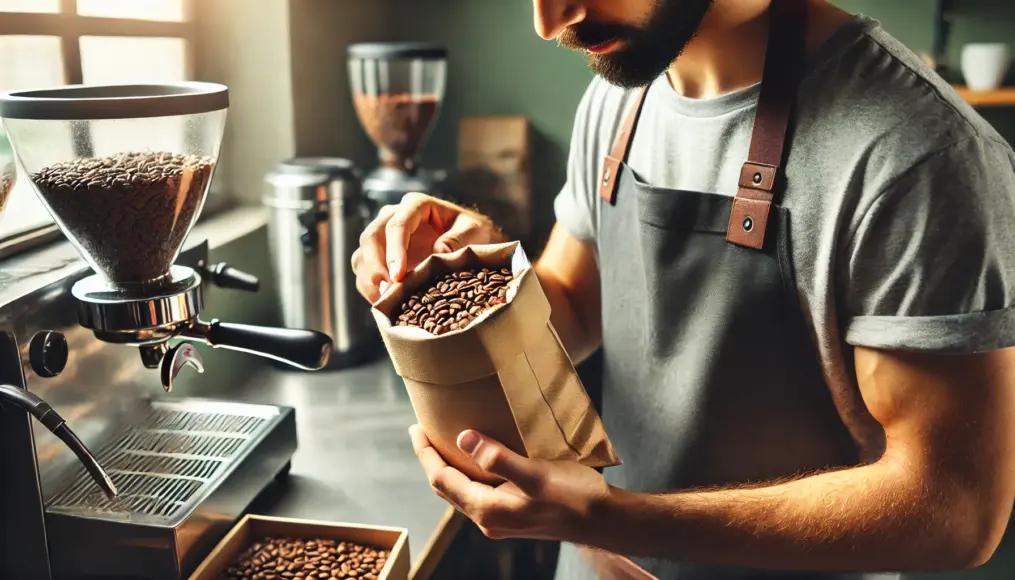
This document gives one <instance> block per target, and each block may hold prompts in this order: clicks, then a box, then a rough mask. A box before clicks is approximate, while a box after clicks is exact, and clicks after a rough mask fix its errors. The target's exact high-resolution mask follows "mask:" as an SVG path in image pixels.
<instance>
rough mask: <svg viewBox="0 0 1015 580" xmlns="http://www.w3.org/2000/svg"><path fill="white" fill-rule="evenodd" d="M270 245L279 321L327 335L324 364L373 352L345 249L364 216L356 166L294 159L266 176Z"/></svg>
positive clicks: (372, 330) (366, 311)
mask: <svg viewBox="0 0 1015 580" xmlns="http://www.w3.org/2000/svg"><path fill="white" fill-rule="evenodd" d="M266 182H267V185H268V188H267V192H266V193H265V195H264V198H263V201H264V204H265V205H267V206H268V207H270V208H272V210H273V211H272V217H271V219H270V221H269V222H268V224H269V225H268V235H269V244H270V249H271V257H272V262H273V269H274V272H275V276H276V282H277V286H278V294H279V299H280V302H281V303H280V306H281V310H282V315H283V320H284V323H285V325H286V326H287V327H290V328H309V329H314V330H319V331H321V332H324V333H326V334H327V335H329V336H330V337H331V339H332V341H333V342H334V350H333V353H332V356H331V362H330V364H329V365H328V366H329V368H343V367H348V366H352V365H356V364H359V363H361V362H364V361H366V360H369V359H370V358H372V357H373V356H374V355H375V354H376V353H377V352H379V351H380V345H381V342H380V335H379V333H378V331H377V325H376V323H375V322H374V320H373V317H372V316H371V314H370V305H369V304H368V303H367V302H366V300H364V299H363V297H362V296H360V294H359V293H358V292H357V290H356V277H355V276H354V275H353V272H352V253H353V252H354V251H355V250H356V248H357V247H358V246H359V237H360V235H361V234H362V232H363V230H364V229H365V228H366V226H367V224H368V223H369V222H370V215H371V212H370V209H369V204H368V202H367V199H366V197H365V196H364V195H363V190H362V178H361V176H360V172H359V170H358V169H357V168H356V166H355V165H354V164H353V163H352V162H351V161H349V160H347V159H341V158H322V157H314V158H296V159H290V160H288V161H285V162H283V163H281V164H280V165H279V166H278V167H277V168H276V169H275V171H273V172H271V173H270V174H268V176H267V177H266Z"/></svg>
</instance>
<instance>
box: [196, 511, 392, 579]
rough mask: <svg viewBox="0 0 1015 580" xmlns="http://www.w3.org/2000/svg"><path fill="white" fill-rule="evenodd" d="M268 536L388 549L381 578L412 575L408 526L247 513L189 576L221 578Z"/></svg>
mask: <svg viewBox="0 0 1015 580" xmlns="http://www.w3.org/2000/svg"><path fill="white" fill-rule="evenodd" d="M268 536H281V537H287V536H288V537H302V538H308V539H309V538H321V539H327V540H335V541H341V542H354V543H357V544H363V545H367V546H372V547H375V548H378V549H381V550H389V551H390V554H389V555H388V561H387V563H386V564H385V565H384V569H383V570H381V574H380V576H379V577H378V579H379V580H408V578H409V532H408V531H407V530H405V529H402V528H384V527H379V526H364V525H356V524H344V523H329V522H316V521H308V520H295V519H290V518H275V517H268V516H254V515H247V516H244V518H243V519H241V520H240V521H239V523H237V524H236V525H235V526H234V527H233V529H232V530H230V531H229V533H228V534H227V535H226V537H225V538H223V539H222V541H221V542H219V544H218V545H217V546H215V549H214V550H212V552H211V554H209V555H208V557H207V558H205V560H204V562H202V563H201V565H200V566H198V568H197V570H196V571H195V572H194V573H193V574H192V575H191V576H190V580H219V579H220V578H221V574H223V573H224V572H225V571H226V569H227V568H228V567H229V564H230V563H231V562H232V561H233V558H235V557H236V556H238V555H239V554H240V553H241V552H243V550H245V549H246V548H247V546H249V545H250V544H251V543H252V542H255V541H257V540H260V539H261V538H264V537H268Z"/></svg>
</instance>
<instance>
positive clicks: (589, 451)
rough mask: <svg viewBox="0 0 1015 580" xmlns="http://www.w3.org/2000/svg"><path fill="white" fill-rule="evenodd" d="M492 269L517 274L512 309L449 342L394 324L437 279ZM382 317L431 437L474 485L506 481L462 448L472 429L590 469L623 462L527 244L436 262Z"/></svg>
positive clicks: (467, 251) (384, 301)
mask: <svg viewBox="0 0 1015 580" xmlns="http://www.w3.org/2000/svg"><path fill="white" fill-rule="evenodd" d="M484 266H485V267H490V268H497V269H500V268H510V269H511V271H512V272H513V273H514V279H513V280H512V281H511V282H510V285H509V286H508V292H507V296H506V303H505V304H500V305H497V306H495V307H493V308H491V309H490V310H487V311H486V312H484V313H483V314H481V315H480V316H479V317H477V318H476V319H475V320H473V322H472V323H471V324H470V325H469V326H467V327H466V328H465V329H463V330H457V331H452V332H449V333H447V334H442V335H440V336H435V335H432V334H430V333H429V332H427V331H425V330H423V329H421V328H416V327H409V326H395V325H393V324H392V322H391V315H392V314H393V313H396V312H399V309H400V308H401V305H402V303H403V302H405V300H407V299H408V298H409V296H411V295H412V294H413V293H414V292H416V291H417V290H420V289H422V288H424V287H426V286H428V285H429V284H428V283H429V282H431V281H432V280H433V279H435V278H437V277H439V276H442V275H444V274H446V273H448V272H456V271H460V270H465V269H469V268H480V267H484ZM373 315H374V318H375V319H376V321H377V325H378V327H379V328H380V332H381V336H382V337H383V340H384V344H385V346H386V347H387V350H388V353H389V354H390V356H391V360H392V362H393V363H394V367H395V371H396V372H397V373H398V375H399V376H401V377H402V379H403V380H404V381H405V387H406V389H407V390H408V392H409V398H410V399H411V401H412V406H413V409H414V410H415V413H416V418H417V420H418V421H419V424H420V426H421V427H422V428H423V431H424V432H425V433H426V434H427V437H428V438H429V439H430V441H431V442H432V443H433V445H434V447H435V449H436V450H437V452H438V453H440V454H441V456H442V457H443V458H444V460H445V461H447V462H448V464H450V465H452V466H453V467H455V468H457V469H459V470H461V471H462V472H464V473H465V474H466V475H468V476H469V477H470V478H472V479H473V480H476V481H483V482H485V483H490V484H495V483H498V482H500V481H501V480H500V479H499V478H498V477H496V476H494V475H493V474H490V473H489V472H486V471H483V470H481V469H479V468H478V467H477V466H476V465H475V464H474V463H473V462H472V461H471V460H470V459H469V458H468V457H467V456H465V455H464V454H463V453H462V452H461V450H459V449H458V445H457V443H456V441H457V438H458V435H459V434H460V433H461V432H462V431H464V430H466V429H475V430H477V431H479V432H480V433H483V434H485V435H487V436H489V437H492V438H494V439H496V440H498V441H500V442H501V443H503V444H504V445H505V446H507V447H508V448H510V449H511V450H513V451H515V452H516V453H519V454H521V455H523V456H526V457H532V458H537V459H548V460H572V461H577V462H579V463H581V464H583V465H587V466H589V467H608V466H612V465H619V464H620V459H619V458H618V457H617V454H616V452H615V451H614V449H613V444H612V443H611V442H610V440H609V438H608V437H607V435H606V431H605V429H604V427H603V424H602V420H601V419H600V417H599V415H598V414H597V413H596V411H595V408H594V407H593V406H592V401H591V400H590V399H589V396H588V394H587V393H586V392H585V388H584V386H582V384H581V381H580V380H579V378H578V374H577V372H575V368H574V365H573V364H572V363H571V359H570V358H569V357H568V355H567V353H566V352H565V351H564V347H563V346H562V345H561V343H560V339H559V337H558V336H557V333H556V331H555V330H554V329H553V325H552V324H551V323H550V304H549V302H548V301H547V299H546V295H545V294H544V293H543V289H542V287H541V286H540V285H539V280H538V279H537V278H536V274H535V272H534V271H533V270H532V266H531V264H530V263H529V260H528V258H527V257H526V255H525V252H524V251H523V250H522V247H521V244H519V243H518V242H510V243H506V244H492V245H477V246H468V247H466V248H463V249H461V250H459V251H457V252H454V253H452V254H441V255H434V256H431V257H430V258H428V259H427V260H426V261H424V262H423V263H422V264H420V265H419V266H418V267H416V269H414V270H413V271H412V272H410V273H409V274H408V275H407V276H406V278H405V279H404V280H403V281H402V282H401V283H398V284H394V285H393V286H392V287H391V288H390V289H389V290H388V291H387V293H386V294H385V295H384V296H382V297H381V299H380V300H378V301H377V302H376V303H375V304H374V305H373ZM396 317H397V315H396Z"/></svg>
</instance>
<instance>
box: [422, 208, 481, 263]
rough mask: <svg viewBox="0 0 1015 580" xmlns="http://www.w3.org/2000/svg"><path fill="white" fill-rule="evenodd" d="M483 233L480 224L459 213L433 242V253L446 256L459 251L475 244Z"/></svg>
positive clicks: (470, 217)
mask: <svg viewBox="0 0 1015 580" xmlns="http://www.w3.org/2000/svg"><path fill="white" fill-rule="evenodd" d="M483 233H484V232H483V229H482V224H480V223H479V222H478V221H476V219H475V218H474V217H472V216H470V215H468V214H464V213H460V214H458V216H457V217H456V218H455V221H454V222H453V223H452V224H451V227H450V228H448V231H446V232H444V233H443V234H441V236H440V237H439V238H437V241H435V242H434V245H433V251H434V253H435V254H448V253H451V252H454V251H457V250H460V249H462V248H464V247H465V246H468V245H469V244H472V243H474V242H476V241H477V238H479V237H480V236H482V235H483Z"/></svg>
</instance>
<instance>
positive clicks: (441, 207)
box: [352, 193, 506, 302]
mask: <svg viewBox="0 0 1015 580" xmlns="http://www.w3.org/2000/svg"><path fill="white" fill-rule="evenodd" d="M359 241H360V247H359V248H358V249H357V250H356V251H355V252H353V255H352V271H353V273H354V274H356V289H357V290H359V292H360V294H362V295H363V297H364V298H366V299H367V300H369V301H370V302H375V301H376V300H377V299H378V298H380V295H381V294H382V293H383V291H384V290H386V289H387V286H388V285H390V284H393V283H395V282H398V281H400V280H401V279H402V278H403V277H404V276H405V274H406V272H409V271H411V270H412V269H413V268H415V267H416V266H417V265H419V264H420V262H422V261H423V260H425V259H427V258H428V257H429V256H430V255H431V254H445V253H450V252H454V251H456V250H459V249H461V248H464V247H465V246H468V245H470V244H491V243H497V242H503V241H506V240H505V239H504V237H503V234H502V233H501V232H500V230H499V229H497V227H495V226H494V224H493V222H491V221H490V220H489V219H488V218H486V217H484V216H482V215H480V214H478V213H476V212H472V211H469V210H466V209H465V208H462V207H459V206H457V205H454V204H452V203H449V202H446V201H443V200H440V199H437V198H435V197H430V196H427V195H423V194H421V193H409V194H407V195H406V196H405V197H404V198H402V202H401V203H399V204H398V205H387V206H384V207H382V208H381V210H380V212H378V215H377V218H376V219H374V221H373V222H371V223H370V225H368V226H367V228H366V229H365V230H364V231H363V234H362V235H361V236H360V240H359Z"/></svg>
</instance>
